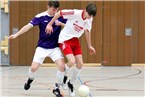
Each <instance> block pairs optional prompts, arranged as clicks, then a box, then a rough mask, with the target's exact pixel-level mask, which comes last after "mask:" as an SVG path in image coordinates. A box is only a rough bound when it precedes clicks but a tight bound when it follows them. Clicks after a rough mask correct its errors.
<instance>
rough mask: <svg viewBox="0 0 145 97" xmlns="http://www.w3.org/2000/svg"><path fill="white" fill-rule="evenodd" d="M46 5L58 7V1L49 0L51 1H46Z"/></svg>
mask: <svg viewBox="0 0 145 97" xmlns="http://www.w3.org/2000/svg"><path fill="white" fill-rule="evenodd" d="M48 6H49V7H54V8H58V7H59V2H58V1H57V0H51V1H49V2H48Z"/></svg>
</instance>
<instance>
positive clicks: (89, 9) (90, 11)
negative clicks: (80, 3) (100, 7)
mask: <svg viewBox="0 0 145 97" xmlns="http://www.w3.org/2000/svg"><path fill="white" fill-rule="evenodd" d="M86 11H87V12H88V14H89V15H90V16H91V15H93V17H94V16H95V15H96V13H97V6H96V5H95V4H93V3H90V4H88V5H87V6H86Z"/></svg>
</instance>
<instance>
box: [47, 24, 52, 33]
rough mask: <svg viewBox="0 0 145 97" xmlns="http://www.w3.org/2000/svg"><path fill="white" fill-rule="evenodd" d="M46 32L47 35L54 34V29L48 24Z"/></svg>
mask: <svg viewBox="0 0 145 97" xmlns="http://www.w3.org/2000/svg"><path fill="white" fill-rule="evenodd" d="M45 32H46V33H47V34H51V33H52V32H53V27H52V26H51V25H49V24H48V25H47V26H46V29H45Z"/></svg>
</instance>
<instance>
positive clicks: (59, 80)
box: [56, 70, 64, 85]
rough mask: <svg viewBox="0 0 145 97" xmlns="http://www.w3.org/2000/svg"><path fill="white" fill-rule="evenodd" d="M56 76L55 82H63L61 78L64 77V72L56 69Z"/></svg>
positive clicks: (60, 83)
mask: <svg viewBox="0 0 145 97" xmlns="http://www.w3.org/2000/svg"><path fill="white" fill-rule="evenodd" d="M56 78H57V82H58V84H59V85H62V83H63V78H64V72H61V71H59V70H58V71H57V75H56Z"/></svg>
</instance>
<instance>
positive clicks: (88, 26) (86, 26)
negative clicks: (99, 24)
mask: <svg viewBox="0 0 145 97" xmlns="http://www.w3.org/2000/svg"><path fill="white" fill-rule="evenodd" d="M92 21H93V19H90V20H88V21H87V23H86V25H85V30H88V31H89V32H91V29H92Z"/></svg>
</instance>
